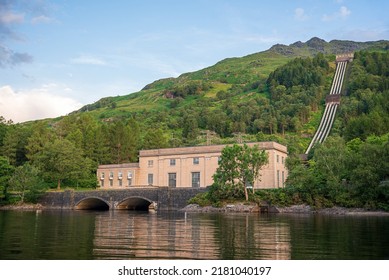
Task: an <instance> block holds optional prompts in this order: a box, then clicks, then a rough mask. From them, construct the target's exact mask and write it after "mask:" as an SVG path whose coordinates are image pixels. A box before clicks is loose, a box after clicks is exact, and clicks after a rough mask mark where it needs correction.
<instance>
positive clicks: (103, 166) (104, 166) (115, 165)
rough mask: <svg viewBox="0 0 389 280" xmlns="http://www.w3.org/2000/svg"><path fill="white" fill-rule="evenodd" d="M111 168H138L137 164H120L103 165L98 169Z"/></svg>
mask: <svg viewBox="0 0 389 280" xmlns="http://www.w3.org/2000/svg"><path fill="white" fill-rule="evenodd" d="M104 168H106V169H111V168H139V163H121V164H103V165H99V169H104Z"/></svg>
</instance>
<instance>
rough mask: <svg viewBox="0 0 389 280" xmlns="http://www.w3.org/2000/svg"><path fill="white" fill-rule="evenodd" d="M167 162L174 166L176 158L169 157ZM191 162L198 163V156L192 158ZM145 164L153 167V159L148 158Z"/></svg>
mask: <svg viewBox="0 0 389 280" xmlns="http://www.w3.org/2000/svg"><path fill="white" fill-rule="evenodd" d="M169 164H170V166H175V165H176V159H175V158H171V159H170V160H169ZM193 164H194V165H197V164H200V158H198V157H195V158H193ZM147 166H148V167H153V166H154V161H153V160H149V161H148V162H147Z"/></svg>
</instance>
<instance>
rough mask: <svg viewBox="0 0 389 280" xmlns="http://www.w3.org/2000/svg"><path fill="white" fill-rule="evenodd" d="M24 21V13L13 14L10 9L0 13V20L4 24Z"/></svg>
mask: <svg viewBox="0 0 389 280" xmlns="http://www.w3.org/2000/svg"><path fill="white" fill-rule="evenodd" d="M23 21H24V14H15V13H13V12H11V11H7V12H5V13H0V22H1V23H4V24H12V23H22V22H23Z"/></svg>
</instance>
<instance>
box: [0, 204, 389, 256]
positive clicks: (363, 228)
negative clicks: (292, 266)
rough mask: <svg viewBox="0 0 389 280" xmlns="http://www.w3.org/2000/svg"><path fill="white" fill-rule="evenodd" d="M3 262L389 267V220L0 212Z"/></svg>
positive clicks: (125, 212) (270, 216)
mask: <svg viewBox="0 0 389 280" xmlns="http://www.w3.org/2000/svg"><path fill="white" fill-rule="evenodd" d="M0 259H3V260H5V259H8V260H15V259H22V260H32V259H44V260H53V259H54V260H57V259H60V260H61V259H71V260H78V259H80V260H81V259H90V260H91V259H141V260H144V259H223V260H231V259H250V260H254V259H269V260H278V259H283V260H286V259H297V260H312V259H321V260H323V259H324V260H331V259H341V260H370V259H373V260H382V259H389V217H388V216H384V217H382V216H342V215H313V214H309V215H308V214H304V215H301V214H300V215H298V214H293V215H292V214H289V215H286V214H253V213H250V214H249V213H247V214H241V213H211V214H205V213H181V212H164V213H155V212H134V211H106V212H98V211H81V210H80V211H72V210H66V211H49V210H43V211H0Z"/></svg>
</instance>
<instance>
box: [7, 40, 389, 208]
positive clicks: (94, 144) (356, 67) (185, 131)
mask: <svg viewBox="0 0 389 280" xmlns="http://www.w3.org/2000/svg"><path fill="white" fill-rule="evenodd" d="M344 52H356V53H355V59H354V62H352V63H351V64H350V67H348V69H347V73H346V81H345V83H344V93H345V94H344V95H343V96H342V101H341V106H340V110H339V113H338V114H337V117H336V121H335V124H334V127H333V129H332V131H331V135H332V136H337V137H341V139H342V141H347V142H348V143H351V144H350V145H351V146H352V147H354V148H355V146H356V145H357V144H358V145H359V146H361V145H362V144H361V141H362V142H363V141H373V140H374V139H373V140H371V137H372V135H375V136H376V137H383V138H379V140H374V141H375V143H376V142H377V141H381V142H382V141H384V142H385V137H384V135H386V133H388V132H389V108H388V104H389V99H388V96H389V94H388V93H389V70H388V69H389V68H388V66H387V65H389V42H388V41H377V42H352V41H339V40H334V41H331V42H325V41H324V40H321V39H319V38H312V39H311V40H309V41H307V42H305V43H302V42H296V43H293V44H291V45H289V46H286V45H275V46H273V47H271V48H270V49H269V50H267V51H263V52H259V53H255V54H251V55H247V56H244V57H240V58H227V59H224V60H222V61H220V62H218V63H216V64H215V65H213V66H210V67H207V68H205V69H201V70H199V71H195V72H191V73H185V74H182V75H181V76H179V77H177V78H168V79H161V80H157V81H155V82H153V83H151V84H149V85H146V86H145V87H144V88H143V89H142V90H141V91H139V92H135V93H131V94H128V95H123V96H114V97H106V98H102V99H101V100H99V101H97V102H95V103H93V104H89V105H86V106H84V107H83V108H81V109H80V110H78V111H75V112H73V113H71V114H69V115H68V116H66V117H61V118H56V119H47V120H40V121H35V122H29V123H25V124H17V125H11V124H8V123H7V122H6V120H4V119H2V118H0V159H1V158H3V163H4V165H3V167H4V166H6V162H7V161H8V162H9V164H10V165H11V167H10V169H7V170H12V166H13V167H18V166H22V165H24V164H26V163H29V164H31V165H33V166H35V167H37V168H38V169H39V170H40V171H41V172H42V174H43V175H42V178H43V179H44V181H45V182H46V183H47V184H48V185H50V186H57V184H59V183H60V182H61V181H64V184H65V185H70V186H74V185H77V186H91V185H93V184H94V183H95V181H96V177H95V169H96V166H97V165H98V164H109V163H123V162H134V161H136V160H137V156H138V151H139V150H140V149H151V148H164V147H177V146H189V145H206V144H221V143H234V142H237V141H264V140H275V141H278V142H280V143H282V144H286V145H287V146H288V151H289V154H290V156H289V161H288V165H289V168H290V172H291V174H292V176H290V178H291V179H290V182H291V183H293V180H295V182H301V181H302V180H301V178H300V177H298V176H293V174H297V173H295V172H298V170H299V169H298V168H297V166H298V164H299V161H298V160H297V155H298V154H299V153H303V152H304V151H305V149H306V148H307V146H308V144H309V141H310V139H311V137H312V136H313V134H314V132H315V130H316V128H317V126H318V124H319V122H320V117H321V114H322V112H323V108H324V102H325V96H326V95H327V94H328V93H329V90H330V86H331V82H332V78H333V75H334V70H335V55H336V54H338V53H344ZM356 139H359V140H356ZM369 139H370V140H369ZM374 141H373V142H374ZM329 142H331V141H329ZM344 145H345V144H344ZM361 147H362V146H361ZM337 154H340V153H339V152H337ZM75 155H77V156H75ZM356 156H357V155H356ZM358 156H359V154H358ZM365 158H366V157H365ZM75 159H78V161H77V162H74V160H75ZM52 160H53V161H52ZM49 162H52V164H49ZM60 162H61V163H63V162H66V163H67V164H68V165H66V166H62V165H59V166H57V167H55V165H56V163H60ZM81 165H82V166H81ZM77 166H78V167H77ZM4 168H5V167H4ZM7 168H8V167H7ZM75 168H76V169H75ZM0 169H1V168H0ZM351 169H352V168H351ZM81 170H83V171H85V170H87V171H88V170H89V173H88V172H86V173H85V172H81ZM296 170H297V171H296ZM352 170H355V168H354V169H352ZM0 171H1V170H0ZM7 172H8V171H7ZM380 172H381V171H380ZM300 174H303V173H300ZM312 176H313V177H312V178H316V179H318V178H319V179H320V177H319V176H316V175H315V174H314V175H312ZM341 176H343V175H342V174H341V175H339V178H340V180H341V179H344V177H341ZM386 176H387V177H388V178H389V174H388V175H386V173H385V171H382V172H381V173H380V175H377V178H374V180H375V182H377V180H378V181H379V180H387V179H385V178H387V177H386ZM4 178H5V177H4ZM294 178H298V179H294ZM307 178H311V177H309V176H308V177H307ZM364 178H367V177H366V176H365V177H364ZM370 181H371V180H370ZM4 182H5V181H4ZM319 183H321V182H319ZM337 183H339V182H338V181H337ZM1 184H2V183H1V182H0V187H1ZM361 185H362V184H361ZM363 186H364V185H363ZM0 193H1V192H0ZM388 197H389V195H388ZM0 200H1V197H0Z"/></svg>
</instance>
